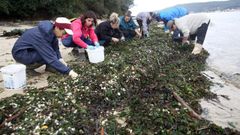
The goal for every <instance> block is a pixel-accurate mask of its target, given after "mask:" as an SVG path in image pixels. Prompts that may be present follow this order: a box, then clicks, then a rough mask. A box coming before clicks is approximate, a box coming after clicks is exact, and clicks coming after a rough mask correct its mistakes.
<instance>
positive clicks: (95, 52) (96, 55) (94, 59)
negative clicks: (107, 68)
mask: <svg viewBox="0 0 240 135" xmlns="http://www.w3.org/2000/svg"><path fill="white" fill-rule="evenodd" d="M86 50H87V54H88V58H89V61H90V62H91V63H99V62H102V61H104V47H103V46H99V47H96V48H95V49H92V50H90V49H86Z"/></svg>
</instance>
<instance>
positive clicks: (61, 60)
mask: <svg viewBox="0 0 240 135" xmlns="http://www.w3.org/2000/svg"><path fill="white" fill-rule="evenodd" d="M59 61H60V62H61V63H62V64H63V65H65V66H67V63H66V62H65V61H64V60H63V59H62V58H61V59H59Z"/></svg>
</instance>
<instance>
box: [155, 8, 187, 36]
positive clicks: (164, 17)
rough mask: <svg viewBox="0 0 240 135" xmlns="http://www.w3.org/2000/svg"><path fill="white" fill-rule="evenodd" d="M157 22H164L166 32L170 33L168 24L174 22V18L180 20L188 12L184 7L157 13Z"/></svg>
mask: <svg viewBox="0 0 240 135" xmlns="http://www.w3.org/2000/svg"><path fill="white" fill-rule="evenodd" d="M155 14H156V20H157V21H158V22H160V21H163V23H164V31H165V32H166V31H168V28H167V22H168V21H170V20H173V19H174V18H180V17H182V16H185V15H187V14H188V10H187V9H186V8H184V7H172V8H167V9H164V10H160V11H158V12H156V13H155Z"/></svg>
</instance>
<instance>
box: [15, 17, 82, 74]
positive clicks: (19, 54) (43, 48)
mask: <svg viewBox="0 0 240 135" xmlns="http://www.w3.org/2000/svg"><path fill="white" fill-rule="evenodd" d="M65 33H68V34H72V33H73V32H72V30H71V22H70V21H69V20H68V19H67V18H65V17H58V18H57V19H56V21H55V22H51V21H41V22H40V23H39V24H38V26H37V27H34V28H32V29H29V30H27V31H26V32H25V33H24V34H23V35H22V36H21V37H20V38H19V39H18V40H17V41H16V43H15V44H14V46H13V48H12V55H13V58H14V59H15V60H16V61H17V62H19V63H22V64H25V65H26V66H27V67H28V66H31V65H34V64H35V65H36V64H42V65H43V64H47V66H50V67H51V68H54V69H56V70H57V71H59V72H61V73H63V74H68V75H70V76H71V77H72V78H76V77H77V76H78V74H77V73H76V72H74V71H73V70H71V69H70V68H69V67H68V66H67V63H66V62H64V60H63V59H62V57H61V54H60V51H59V46H58V39H57V38H60V37H62V36H63V35H64V34H65Z"/></svg>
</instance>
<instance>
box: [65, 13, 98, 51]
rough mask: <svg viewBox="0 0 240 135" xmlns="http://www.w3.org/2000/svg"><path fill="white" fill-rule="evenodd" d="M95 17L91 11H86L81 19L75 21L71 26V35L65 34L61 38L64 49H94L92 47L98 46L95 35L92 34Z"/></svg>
mask: <svg viewBox="0 0 240 135" xmlns="http://www.w3.org/2000/svg"><path fill="white" fill-rule="evenodd" d="M96 18H97V17H96V15H95V13H94V12H93V11H87V12H86V13H84V14H83V15H82V16H81V17H79V18H77V19H75V20H74V21H73V22H72V24H71V27H72V30H73V35H70V34H67V35H64V37H63V38H62V43H63V45H64V46H65V47H74V49H75V50H78V49H79V48H84V49H87V48H88V49H94V46H100V44H99V42H98V38H97V35H96V34H95V32H94V27H93V26H94V25H96V23H97V21H96Z"/></svg>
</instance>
